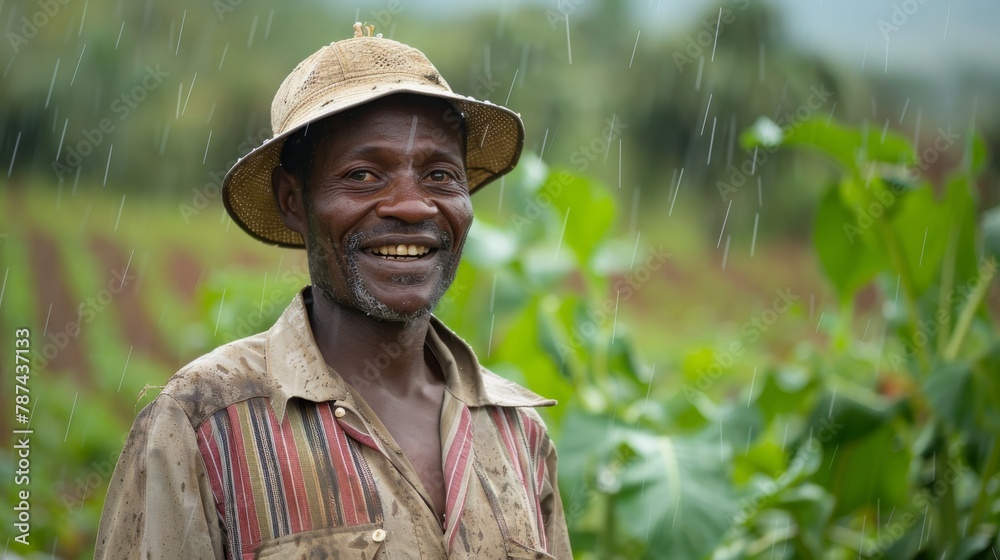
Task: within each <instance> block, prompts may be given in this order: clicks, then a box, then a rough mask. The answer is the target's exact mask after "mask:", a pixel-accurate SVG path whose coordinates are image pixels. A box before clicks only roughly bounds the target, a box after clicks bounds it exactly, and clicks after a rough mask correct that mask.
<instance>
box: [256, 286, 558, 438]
mask: <svg viewBox="0 0 1000 560" xmlns="http://www.w3.org/2000/svg"><path fill="white" fill-rule="evenodd" d="M308 297H311V296H310V295H309V287H308V286H307V287H305V288H303V289H302V290H301V291H300V292H299V293H298V294H297V295H296V296H295V299H293V300H292V303H291V304H290V305H289V306H288V308H287V309H285V312H284V313H282V314H281V317H279V318H278V321H277V322H276V323H275V324H274V326H273V327H271V328H270V329H269V330H268V331H267V334H266V353H267V354H266V355H267V358H266V363H267V373H268V376H269V377H270V378H271V379H273V380H274V381H275V382H276V383H275V387H274V390H273V392H272V394H271V408H272V409H273V410H274V413H275V416H277V418H278V421H279V422H280V421H281V420H282V419H283V418H284V415H285V407H286V405H287V404H288V400H289V399H291V398H293V397H298V398H301V399H306V400H310V401H313V402H325V401H344V400H348V396H349V394H350V389H349V387H348V384H347V382H346V381H344V379H343V378H342V377H341V376H340V375H339V374H338V373H337V372H336V371H334V370H333V368H331V367H329V366H328V365H327V364H326V361H325V360H324V359H323V355H322V354H321V353H320V351H319V347H318V346H317V345H316V339H315V337H314V336H313V332H312V327H311V326H310V324H309V314H308V313H307V311H306V298H308ZM427 345H428V346H429V347H430V349H431V351H432V352H433V353H434V355H435V356H436V357H437V359H438V361H439V362H440V364H441V368H442V370H443V371H444V376H445V383H446V386H447V388H448V392H450V393H451V394H452V395H453V396H455V397H456V398H457V399H459V400H460V401H462V402H464V403H465V404H466V405H467V406H470V407H474V406H509V407H516V406H529V407H536V406H552V405H554V404H556V401H554V400H552V399H546V398H543V397H541V396H539V395H537V394H535V393H533V392H531V391H529V390H528V389H525V388H524V387H521V386H520V385H518V384H516V383H514V382H512V381H509V380H507V379H504V378H502V377H499V376H497V375H496V374H494V373H492V372H490V371H489V370H487V369H486V368H484V367H482V366H481V365H480V364H479V360H478V359H477V358H476V355H475V353H474V352H473V351H472V348H471V347H470V346H469V345H468V344H467V343H466V342H465V341H464V340H462V339H461V338H460V337H459V336H458V335H457V334H455V333H454V332H452V331H451V329H449V328H448V327H446V326H445V325H444V323H442V322H441V321H440V320H439V319H438V318H437V317H431V321H430V326H429V328H428V331H427Z"/></svg>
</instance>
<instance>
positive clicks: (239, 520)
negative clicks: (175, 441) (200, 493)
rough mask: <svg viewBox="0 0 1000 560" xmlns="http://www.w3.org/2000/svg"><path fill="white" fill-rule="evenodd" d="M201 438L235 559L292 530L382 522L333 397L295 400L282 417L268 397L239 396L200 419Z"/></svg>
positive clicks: (370, 479) (362, 461)
mask: <svg viewBox="0 0 1000 560" xmlns="http://www.w3.org/2000/svg"><path fill="white" fill-rule="evenodd" d="M198 445H199V448H200V450H201V454H202V457H203V458H204V461H205V465H206V470H207V471H208V476H209V481H210V484H211V486H212V492H213V494H214V496H215V500H216V504H217V507H218V514H219V516H220V519H221V520H222V524H223V526H224V527H225V528H226V530H227V533H228V534H227V540H228V544H229V554H230V557H232V558H253V557H254V555H255V554H256V551H257V549H258V548H259V547H260V545H261V543H262V542H268V541H271V540H273V539H275V538H278V537H282V536H286V535H290V534H295V533H301V532H304V531H310V530H313V529H318V528H323V527H337V526H345V525H347V526H350V525H362V524H367V523H381V522H382V510H381V505H380V503H379V499H378V493H377V488H376V487H375V480H374V477H373V476H372V474H371V472H370V470H369V468H368V464H367V462H366V460H365V459H364V457H363V455H362V453H361V449H360V447H361V446H362V445H363V444H362V443H360V442H359V441H358V440H356V439H355V438H353V437H350V436H348V435H347V434H346V433H345V432H344V430H343V428H342V427H341V424H340V423H339V422H337V421H336V420H335V418H334V415H333V409H332V403H329V402H328V403H311V402H308V401H301V400H293V401H291V402H289V405H288V408H287V411H286V415H285V418H284V419H283V421H282V422H281V423H280V424H279V423H278V421H277V418H276V417H275V415H274V412H273V411H272V409H271V407H270V406H269V405H268V401H267V399H265V398H254V399H250V400H246V401H241V402H238V403H235V404H233V405H230V406H229V407H227V408H225V409H223V410H220V411H219V412H217V413H215V414H214V415H212V416H211V417H209V419H208V420H206V421H205V422H204V423H203V424H202V425H201V427H200V428H199V429H198Z"/></svg>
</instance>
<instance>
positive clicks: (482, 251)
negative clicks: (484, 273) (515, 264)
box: [462, 219, 518, 268]
mask: <svg viewBox="0 0 1000 560" xmlns="http://www.w3.org/2000/svg"><path fill="white" fill-rule="evenodd" d="M517 252H518V240H517V237H516V236H514V234H513V233H512V232H511V231H510V229H501V228H499V227H496V226H494V225H491V224H489V223H487V222H485V221H483V220H481V219H477V220H475V221H473V222H472V228H471V229H470V230H469V235H468V237H467V238H466V240H465V248H464V250H463V251H462V260H467V261H469V262H470V263H471V264H473V265H475V266H477V267H483V268H496V267H501V266H504V265H506V264H508V263H510V262H511V261H512V260H513V259H514V257H515V255H516V254H517Z"/></svg>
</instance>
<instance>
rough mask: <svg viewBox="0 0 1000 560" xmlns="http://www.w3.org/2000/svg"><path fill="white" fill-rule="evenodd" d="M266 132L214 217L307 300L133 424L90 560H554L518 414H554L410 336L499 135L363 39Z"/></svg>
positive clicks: (537, 458) (548, 513)
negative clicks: (289, 268) (290, 276)
mask: <svg viewBox="0 0 1000 560" xmlns="http://www.w3.org/2000/svg"><path fill="white" fill-rule="evenodd" d="M369 35H370V33H369ZM271 118H272V128H273V130H274V138H272V139H271V140H268V141H267V142H265V143H264V144H263V145H262V146H260V147H259V148H256V149H255V150H253V151H252V152H251V153H250V154H248V155H247V156H246V157H244V158H243V159H241V160H240V161H239V162H238V163H237V164H236V165H235V166H234V167H233V168H232V169H231V170H230V172H229V174H228V175H227V176H226V179H225V181H224V184H223V198H224V201H225V204H226V208H227V210H228V211H229V213H230V215H231V216H232V217H233V219H234V221H235V222H236V223H237V224H239V225H240V226H241V227H242V228H243V229H244V230H245V231H247V232H248V233H249V234H250V235H252V236H254V237H256V238H257V239H260V240H262V241H265V242H268V243H273V244H275V245H281V246H291V247H303V246H304V248H305V250H306V253H307V257H308V262H309V272H310V277H311V285H310V286H307V287H306V288H304V289H303V290H302V291H301V292H300V293H299V295H298V296H297V297H296V298H295V300H294V301H293V302H292V303H291V305H289V307H288V309H287V310H286V311H285V312H284V314H283V315H282V316H281V318H279V319H278V321H277V323H276V324H275V325H274V326H273V327H272V328H271V329H270V330H268V331H267V332H264V333H261V334H258V335H255V336H251V337H249V338H246V339H243V340H239V341H236V342H233V343H231V344H228V345H225V346H223V347H221V348H218V349H216V350H215V351H213V352H211V353H210V354H208V355H206V356H203V357H202V358H200V359H198V360H195V361H194V362H192V363H191V364H189V365H187V366H186V367H184V368H183V369H182V370H181V371H180V372H178V373H177V375H175V376H174V377H173V378H172V379H171V380H170V381H169V382H168V384H167V386H166V387H165V388H164V390H163V392H162V393H161V394H160V395H159V396H158V397H157V398H156V400H154V401H153V402H152V403H151V404H150V405H149V406H148V407H146V408H145V409H144V410H143V411H142V413H141V414H140V415H139V417H138V418H137V419H136V421H135V425H134V426H133V428H132V431H131V433H130V435H129V438H128V441H127V442H126V444H125V448H124V450H123V452H122V456H121V459H120V460H119V462H118V465H117V467H116V469H115V473H114V476H113V479H112V481H111V485H110V488H109V490H108V496H107V501H106V504H105V507H104V512H103V516H102V519H101V526H100V530H99V534H98V542H97V551H96V557H97V558H115V559H118V558H185V559H189V558H369V559H370V558H427V559H430V558H435V559H436V558H474V557H475V558H482V559H494V558H552V557H555V558H571V553H570V549H569V541H568V537H567V532H566V526H565V519H564V517H563V511H562V504H561V502H560V498H559V491H558V488H557V485H556V456H555V449H554V447H553V445H552V443H551V441H550V440H549V438H548V435H547V434H546V431H545V426H544V425H543V423H542V421H541V419H540V417H539V416H538V414H537V413H536V412H535V411H534V410H533V407H537V406H549V405H552V404H555V403H554V401H551V400H546V399H543V398H541V397H539V396H537V395H535V394H534V393H531V392H530V391H528V390H526V389H524V388H522V387H519V386H517V385H515V384H514V383H512V382H509V381H506V380H504V379H501V378H499V377H497V376H495V375H494V374H492V373H490V372H488V371H486V370H485V369H483V368H482V367H481V366H480V365H479V363H478V361H477V360H476V357H475V355H474V354H473V352H472V350H471V348H469V347H468V346H467V345H466V344H465V343H464V342H463V341H462V340H461V339H459V338H458V336H457V335H455V334H454V333H452V332H451V331H450V330H448V329H447V328H446V327H445V326H444V325H443V324H442V323H441V322H440V321H438V320H437V319H436V318H434V317H433V316H432V315H431V311H432V310H433V309H434V306H435V305H436V304H437V302H438V300H439V299H440V298H441V296H442V294H443V293H444V292H445V290H446V289H447V288H448V286H449V285H450V283H451V281H452V280H453V279H454V276H455V272H456V268H457V266H458V262H459V257H460V255H461V252H462V247H463V244H464V242H465V239H466V235H467V233H468V231H469V227H470V225H471V223H472V206H471V202H470V193H471V192H473V191H474V190H476V189H478V188H479V187H481V186H483V185H484V184H486V183H488V182H490V181H492V180H494V179H496V178H497V177H499V176H500V175H502V174H504V173H506V172H507V171H509V170H510V169H511V168H512V167H513V166H514V165H515V163H516V162H517V159H518V156H519V155H520V151H521V146H522V144H523V140H524V129H523V125H522V124H521V121H520V118H519V117H518V116H517V115H516V114H514V113H512V112H510V111H509V110H507V109H504V108H501V107H497V106H495V105H492V104H489V103H484V102H479V101H475V100H472V99H469V98H465V97H463V96H460V95H457V94H454V93H452V91H451V89H450V88H449V86H448V85H447V83H446V82H445V81H444V80H443V79H442V78H441V76H440V74H439V73H438V72H437V70H436V69H435V68H434V66H433V65H432V64H431V63H430V62H429V61H428V60H427V59H426V57H425V56H424V55H423V54H422V53H421V52H420V51H417V50H416V49H413V48H411V47H408V46H406V45H403V44H400V43H397V42H395V41H390V40H388V39H383V38H381V37H371V36H366V37H356V38H353V39H348V40H344V41H339V42H336V43H333V44H331V45H329V46H326V47H323V48H322V49H320V50H319V51H318V52H316V53H315V54H313V55H312V56H310V57H309V58H307V59H306V60H305V61H303V62H302V63H301V64H299V66H298V67H297V68H296V69H295V70H294V71H293V72H292V73H291V74H290V75H289V76H288V78H286V79H285V81H284V83H283V84H282V85H281V87H280V89H279V90H278V93H277V95H276V96H275V99H274V102H273V104H272V107H271ZM366 363H367V364H369V365H367V366H366ZM372 363H375V364H387V365H385V367H379V368H378V369H376V368H374V367H372V366H371V365H370V364H372Z"/></svg>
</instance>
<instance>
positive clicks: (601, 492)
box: [440, 121, 1000, 558]
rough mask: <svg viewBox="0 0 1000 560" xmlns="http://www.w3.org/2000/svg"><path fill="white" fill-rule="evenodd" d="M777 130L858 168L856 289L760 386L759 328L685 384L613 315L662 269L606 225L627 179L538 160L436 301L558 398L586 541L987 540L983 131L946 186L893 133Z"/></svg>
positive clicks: (565, 488)
mask: <svg viewBox="0 0 1000 560" xmlns="http://www.w3.org/2000/svg"><path fill="white" fill-rule="evenodd" d="M775 129H777V127H775V126H768V125H767V124H766V123H763V122H761V123H758V125H756V126H755V127H753V128H752V129H751V130H749V131H748V132H747V133H746V134H745V135H744V138H743V142H744V143H745V145H747V146H751V147H752V146H753V145H755V144H756V143H763V142H764V141H765V140H767V138H766V137H765V136H764V135H763V134H761V131H767V130H775ZM770 141H771V142H776V143H778V144H783V145H787V146H793V145H794V146H807V147H811V148H814V149H818V150H819V151H821V152H822V153H825V154H827V155H828V156H830V157H831V158H832V159H833V161H834V162H835V163H836V164H837V165H838V167H839V169H840V172H841V179H840V180H839V182H838V183H837V184H835V185H832V186H831V187H830V188H829V189H828V190H827V192H826V194H825V195H824V196H823V198H822V200H821V201H820V203H819V207H818V209H817V213H816V217H815V223H814V236H813V242H814V245H815V250H816V254H817V256H818V259H819V262H820V265H821V267H822V270H823V271H824V274H825V275H826V276H827V278H828V279H829V280H830V282H831V284H832V285H833V286H834V288H835V289H836V292H837V294H838V297H839V301H840V304H839V307H838V308H837V309H835V310H829V312H828V313H826V314H825V316H826V317H827V318H828V320H826V321H824V322H823V323H822V326H823V327H824V328H825V329H826V330H827V331H829V334H830V337H829V344H828V346H825V347H824V346H819V345H816V344H814V343H809V342H803V343H802V344H801V345H800V346H799V347H798V348H796V350H795V352H794V354H793V356H792V357H791V359H789V360H788V361H787V363H783V364H773V363H767V362H774V361H775V360H765V365H764V366H762V367H760V371H757V369H754V372H753V377H752V379H751V385H750V387H749V388H748V387H747V386H746V381H747V379H746V377H744V376H743V375H742V373H739V372H741V371H742V370H743V369H744V368H745V367H746V365H745V364H740V363H739V361H738V360H736V358H737V357H739V356H741V355H743V353H744V351H745V350H746V346H747V345H745V344H742V343H734V344H733V345H730V347H729V349H727V351H729V350H732V351H731V352H730V353H729V355H728V357H726V356H727V354H726V351H724V352H721V353H720V352H711V351H709V352H707V353H693V354H692V355H689V356H688V358H687V359H685V360H684V362H683V363H681V364H679V367H678V369H679V370H680V372H679V373H680V374H681V379H683V380H684V381H685V383H684V384H683V385H681V386H680V387H678V385H677V383H676V376H670V375H669V374H664V373H663V369H662V368H661V370H660V373H659V374H657V373H656V372H655V371H654V368H653V367H651V366H649V365H647V364H644V363H643V362H642V360H641V359H640V358H639V357H638V356H637V354H636V352H635V351H634V348H633V345H632V344H631V343H630V342H629V337H628V331H627V328H625V327H624V325H622V324H621V323H619V322H618V321H617V317H616V312H617V308H618V305H619V304H620V303H621V300H622V298H623V297H625V298H626V299H627V298H628V297H631V296H632V295H633V294H634V293H635V292H636V291H637V290H641V289H642V283H641V282H638V276H637V275H639V274H643V275H646V276H647V277H648V273H649V271H648V270H647V271H645V272H640V270H641V269H638V268H636V267H635V265H634V261H636V259H633V264H632V268H631V270H630V267H629V264H628V263H623V262H611V261H613V259H609V255H614V254H625V255H628V254H629V253H630V251H628V250H627V249H626V250H624V251H622V247H621V244H622V241H621V240H615V239H612V238H610V236H609V232H610V226H611V224H612V222H613V217H614V212H613V208H612V204H611V199H610V197H609V196H608V193H607V191H606V190H605V189H604V188H603V187H601V186H600V185H597V184H595V183H593V182H590V181H588V180H586V179H583V178H581V177H578V176H575V175H573V174H571V173H568V172H565V171H557V172H548V171H547V170H546V169H545V168H544V166H542V165H541V164H540V163H539V162H537V161H534V160H529V162H528V163H526V165H525V166H524V167H526V168H527V170H526V171H524V172H521V173H520V174H517V175H515V176H513V177H512V179H511V180H510V181H509V182H508V185H507V186H508V189H511V190H512V191H513V193H514V195H513V198H514V199H515V200H516V201H518V202H515V203H514V208H513V209H508V211H507V213H506V214H504V215H502V216H500V217H498V218H494V220H495V221H496V222H500V223H506V224H508V227H498V226H493V225H490V224H489V223H483V222H484V220H481V221H480V222H478V223H477V227H476V228H475V229H474V231H473V234H472V236H471V238H470V244H471V246H472V247H473V248H474V249H473V250H472V251H469V252H467V255H472V256H471V258H470V259H469V261H468V262H467V263H466V266H464V267H463V269H462V273H461V274H460V277H459V279H458V281H457V282H456V286H455V288H454V289H453V292H452V293H451V294H450V295H449V298H448V301H446V305H445V306H444V307H443V309H441V310H440V313H441V314H442V315H444V316H446V319H447V320H448V321H449V322H450V323H452V324H455V325H456V326H457V328H458V329H459V331H460V332H463V333H465V334H466V335H467V336H470V337H471V338H473V339H474V345H475V346H476V347H477V348H488V349H489V350H488V352H487V353H486V356H484V361H485V362H486V363H487V364H488V365H489V366H490V367H492V368H494V369H496V370H498V371H500V372H501V373H503V374H505V375H508V376H510V377H513V378H515V379H518V380H520V381H522V382H523V383H525V384H527V385H528V386H529V387H531V388H532V389H535V390H536V391H539V392H541V393H543V394H546V395H549V396H553V397H556V398H558V399H560V400H561V406H560V407H558V408H557V409H556V410H553V411H551V413H549V414H548V416H547V418H549V421H550V428H551V430H552V432H553V433H554V434H555V436H556V438H557V443H558V446H559V450H560V457H561V462H560V465H561V466H560V488H561V490H562V493H563V500H564V503H565V506H566V512H567V518H568V520H569V524H570V529H571V534H572V538H573V544H574V547H575V550H576V552H577V556H578V557H581V558H636V557H643V558H646V557H648V558H705V557H712V558H758V557H761V558H762V557H765V556H766V557H768V558H772V557H779V558H841V557H845V558H846V557H862V558H877V557H887V558H924V557H926V558H941V557H946V558H975V557H985V556H983V555H985V554H988V549H989V547H990V546H991V543H995V542H996V539H997V522H998V515H997V507H996V503H997V491H996V489H995V486H993V485H992V482H991V481H994V480H995V476H996V474H997V470H998V467H1000V465H998V453H1000V450H998V446H997V445H996V441H995V440H996V438H995V434H996V433H998V424H997V418H998V415H997V413H996V410H998V409H1000V394H998V392H997V388H998V383H997V381H996V380H995V379H994V377H995V373H996V372H997V371H1000V338H998V336H997V334H996V329H995V327H994V326H993V324H992V320H991V318H990V316H989V314H988V312H987V310H986V309H985V305H984V296H985V294H986V293H987V291H988V289H989V287H990V285H991V284H990V282H991V279H992V277H993V274H994V272H995V270H996V264H995V260H993V256H994V255H995V251H996V246H997V239H998V235H1000V232H998V222H1000V219H998V217H997V216H998V215H1000V214H998V213H997V211H996V210H994V211H993V212H991V213H988V214H987V219H986V220H985V221H984V224H983V225H982V226H977V225H976V205H975V200H974V190H973V187H974V186H975V185H974V179H975V177H976V174H977V173H978V171H979V170H980V169H981V166H982V162H983V160H984V157H985V156H984V148H983V145H982V142H981V140H979V139H978V138H977V137H975V136H972V135H970V136H969V137H968V139H967V142H966V146H965V154H966V156H965V159H964V160H963V164H962V166H961V167H960V168H959V169H958V170H957V171H956V172H955V173H953V174H952V176H951V177H950V178H949V179H948V180H947V181H946V182H945V184H944V185H943V186H942V187H941V188H940V189H939V191H940V195H939V196H936V194H935V192H936V191H935V187H934V186H933V185H931V184H930V183H928V182H927V181H926V180H921V179H919V178H918V177H915V176H913V175H912V174H910V173H909V172H908V169H912V167H913V166H919V165H920V164H921V161H919V160H917V159H916V157H915V154H914V150H913V148H912V147H911V146H910V145H909V144H908V143H907V141H906V140H904V139H902V138H901V137H899V136H897V135H894V134H886V135H884V137H883V135H882V134H881V133H879V132H875V131H866V130H855V129H850V128H847V127H843V126H841V125H838V124H828V123H824V122H820V121H809V122H806V123H803V124H802V125H801V127H800V128H799V129H798V130H797V131H796V133H795V135H793V136H791V137H788V138H771V139H770ZM932 155H933V154H930V152H925V157H931V156H932ZM543 201H544V204H540V202H543ZM529 210H531V212H529ZM529 213H531V214H533V216H532V217H531V219H529V220H525V216H526V215H527V214H529ZM573 220H575V221H573ZM584 224H585V225H584ZM616 246H617V248H618V250H617V251H616V250H614V249H613V247H616ZM661 252H662V250H661ZM477 255H478V256H477ZM638 262H643V261H642V259H638ZM654 262H655V261H650V264H653V263H654ZM872 283H875V284H876V285H877V286H878V287H879V289H880V291H881V294H882V298H883V299H884V300H885V305H884V309H885V312H884V317H883V318H880V317H878V316H874V317H870V318H869V319H871V320H874V321H876V325H879V323H880V322H881V323H882V324H881V325H879V326H880V327H881V330H882V334H880V335H873V336H871V337H870V338H869V337H868V335H867V333H865V334H864V335H862V336H861V337H859V336H857V334H855V332H856V329H855V323H856V322H859V321H857V319H858V318H857V317H855V312H854V302H855V300H856V299H857V297H858V294H859V292H861V291H862V290H863V289H865V288H866V287H867V286H869V285H871V284H872ZM780 292H781V291H780V290H779V291H778V293H779V294H780ZM791 299H794V298H791ZM797 307H798V304H797V303H793V302H791V301H787V302H785V303H784V304H781V305H779V301H778V300H777V299H776V300H775V309H778V311H780V312H782V313H784V312H788V311H791V312H793V313H794V312H795V311H796V308H797ZM763 313H767V310H765V311H764V312H763ZM764 316H766V315H764ZM862 319H863V318H862ZM870 323H871V321H869V323H868V325H870ZM866 330H867V329H866ZM484 333H489V335H488V338H487V337H486V335H484ZM713 368H714V369H713ZM672 373H678V372H672ZM723 373H725V374H726V375H725V376H723V375H722V374H723ZM669 377H674V378H675V379H672V380H667V379H665V378H669ZM754 383H756V390H755V389H754Z"/></svg>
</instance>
